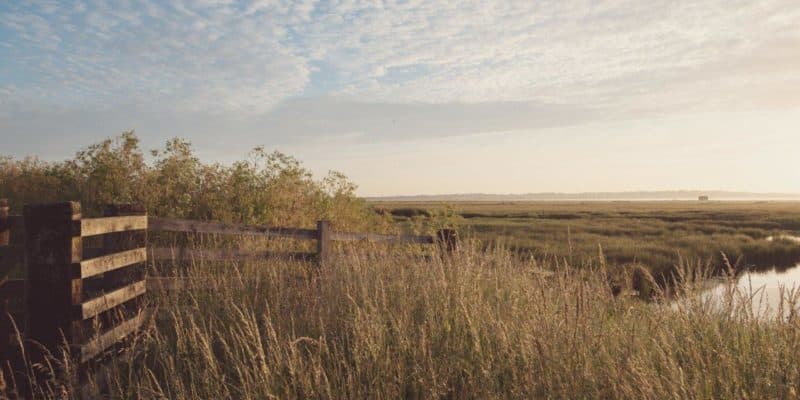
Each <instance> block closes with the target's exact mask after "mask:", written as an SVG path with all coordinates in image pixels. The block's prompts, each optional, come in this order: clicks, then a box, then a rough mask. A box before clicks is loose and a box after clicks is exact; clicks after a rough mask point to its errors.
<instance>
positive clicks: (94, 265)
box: [74, 247, 147, 279]
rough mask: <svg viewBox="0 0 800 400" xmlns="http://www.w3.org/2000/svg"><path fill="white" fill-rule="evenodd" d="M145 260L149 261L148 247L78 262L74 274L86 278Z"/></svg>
mask: <svg viewBox="0 0 800 400" xmlns="http://www.w3.org/2000/svg"><path fill="white" fill-rule="evenodd" d="M145 261H147V249H146V248H144V247H141V248H138V249H133V250H127V251H122V252H119V253H115V254H109V255H107V256H102V257H97V258H92V259H89V260H83V261H81V263H80V264H76V266H77V268H75V271H74V274H75V277H76V278H81V279H86V278H89V277H92V276H95V275H100V274H103V273H106V272H109V271H113V270H116V269H120V268H123V267H127V266H129V265H133V264H137V263H141V262H145Z"/></svg>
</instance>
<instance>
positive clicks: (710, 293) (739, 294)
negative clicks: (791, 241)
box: [703, 265, 800, 318]
mask: <svg viewBox="0 0 800 400" xmlns="http://www.w3.org/2000/svg"><path fill="white" fill-rule="evenodd" d="M735 289H736V295H735V296H734V299H735V301H737V302H738V303H737V304H741V302H743V301H747V302H750V303H751V307H752V309H753V314H754V315H755V316H757V317H759V318H770V317H775V316H776V313H777V312H778V310H780V305H781V301H782V300H783V299H785V298H786V297H787V296H789V294H790V292H791V291H792V290H795V289H796V290H800V265H797V266H795V267H793V268H789V269H785V270H777V269H776V270H771V271H761V272H747V273H744V274H742V275H741V276H740V277H739V279H738V280H737V281H736V287H735ZM728 291H729V288H728V286H727V285H726V284H725V283H724V282H723V281H722V280H716V281H715V284H714V285H713V287H712V288H710V289H708V290H707V291H705V292H704V293H703V297H704V300H710V301H711V302H712V303H715V304H721V302H724V301H725V300H726V294H727V293H728ZM783 306H784V309H783V314H784V316H786V315H788V314H789V312H790V311H791V310H790V309H789V308H788V307H787V304H786V303H785V302H784V305H783Z"/></svg>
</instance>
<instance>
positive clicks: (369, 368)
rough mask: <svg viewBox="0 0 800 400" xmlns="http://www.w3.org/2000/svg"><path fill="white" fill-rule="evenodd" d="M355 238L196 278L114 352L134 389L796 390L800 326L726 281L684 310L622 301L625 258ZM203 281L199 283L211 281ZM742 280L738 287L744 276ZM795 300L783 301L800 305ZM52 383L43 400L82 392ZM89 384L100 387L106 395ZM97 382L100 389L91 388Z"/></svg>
mask: <svg viewBox="0 0 800 400" xmlns="http://www.w3.org/2000/svg"><path fill="white" fill-rule="evenodd" d="M419 253H420V249H410V248H382V247H374V248H366V249H365V248H364V247H363V246H362V247H359V248H343V249H341V251H340V252H339V254H338V256H337V258H336V260H335V261H334V262H332V263H331V264H330V265H329V266H328V267H327V268H325V269H322V270H316V269H314V267H312V266H310V265H307V264H303V263H299V262H291V261H281V260H277V259H275V260H260V261H255V262H247V263H228V264H225V265H211V264H206V263H203V262H196V263H194V264H193V265H192V266H190V267H189V268H188V269H187V271H186V273H187V274H188V275H189V276H196V277H198V278H199V277H202V280H203V281H205V282H206V283H204V284H198V285H196V287H191V288H189V289H188V290H185V291H181V292H168V293H161V294H153V295H151V296H150V298H151V302H152V304H151V305H152V306H153V307H155V308H157V309H158V312H157V314H158V318H156V320H155V323H154V325H153V326H152V327H151V328H150V329H149V330H148V331H147V332H146V334H145V335H143V336H142V337H140V338H138V339H137V340H136V341H135V342H133V343H131V344H130V345H129V347H131V349H130V350H131V351H127V352H125V353H123V354H122V355H121V356H120V357H117V358H115V359H114V361H113V363H112V365H111V367H110V369H109V372H108V374H107V378H108V379H107V380H108V382H107V384H106V385H105V386H107V387H106V388H105V389H103V391H104V392H105V395H106V396H108V397H111V398H125V399H222V398H236V399H344V398H347V399H364V398H370V399H397V398H406V399H435V398H440V399H472V398H474V399H513V398H519V399H531V398H545V399H588V398H591V399H596V398H621V399H666V398H673V399H690V398H691V399H721V398H730V399H732V398H742V399H744V398H781V399H786V398H796V396H797V385H798V384H800V329H798V328H800V322H799V321H798V319H797V318H796V317H795V315H794V314H793V313H790V314H789V315H788V316H786V317H776V318H774V319H764V318H757V317H755V316H753V315H752V313H750V312H748V310H747V309H746V308H745V307H740V306H737V304H741V302H737V301H735V300H734V299H735V298H736V297H737V296H743V295H745V294H741V293H734V292H731V294H730V296H729V300H728V301H727V302H725V303H727V305H726V304H723V306H722V307H719V306H711V305H710V304H709V303H708V302H707V301H706V300H704V299H703V298H702V297H701V296H693V295H692V293H694V292H695V291H696V290H698V289H697V288H698V287H700V286H701V285H700V279H702V278H703V277H704V275H703V273H702V271H697V270H696V268H683V269H681V271H684V272H682V273H680V274H679V275H678V281H679V282H678V283H679V284H680V287H681V288H682V290H683V291H684V292H685V293H684V296H685V297H684V298H683V300H682V301H681V302H680V303H679V304H677V305H676V304H675V303H671V302H668V301H667V300H665V299H663V298H662V299H661V301H656V302H644V301H641V300H639V299H637V298H636V297H635V296H626V295H621V296H615V295H614V294H613V293H612V291H613V290H612V287H611V286H610V285H609V280H608V276H609V274H610V273H611V271H608V269H613V267H610V266H609V267H605V266H603V265H602V264H601V265H598V266H597V267H595V268H579V269H577V268H572V267H570V266H569V265H565V264H564V263H556V262H553V263H552V264H549V265H542V264H540V263H539V262H537V261H535V260H531V259H527V260H526V259H520V258H519V257H518V256H516V255H514V253H512V252H509V251H506V250H503V249H493V250H489V251H487V250H479V247H478V246H469V245H468V246H464V247H463V248H462V249H461V250H459V251H458V252H456V253H455V254H452V255H448V256H444V257H443V256H441V255H440V254H432V255H430V256H429V257H421V256H420V255H419ZM198 280H199V279H198ZM731 287H733V286H731ZM796 297H797V296H795V295H787V299H786V302H787V306H789V307H794V306H796V304H789V303H795V302H796ZM54 384H55V383H54V382H42V383H41V386H40V387H39V388H38V394H39V396H40V397H59V396H64V395H65V393H66V394H67V396H77V395H76V394H75V393H76V392H72V391H70V389H69V388H66V389H65V388H63V387H60V386H57V384H56V386H53V385H54ZM99 386H100V385H90V388H89V391H90V393H91V394H90V397H94V396H100V395H101V393H100V391H99V390H100V389H99ZM92 390H96V392H92Z"/></svg>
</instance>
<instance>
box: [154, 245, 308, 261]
mask: <svg viewBox="0 0 800 400" xmlns="http://www.w3.org/2000/svg"><path fill="white" fill-rule="evenodd" d="M148 251H149V253H150V258H151V259H152V260H161V261H169V260H175V261H192V260H205V261H229V260H237V259H240V260H255V259H270V258H280V259H289V260H310V259H314V258H315V257H316V254H315V253H309V252H288V251H287V252H277V251H253V250H220V249H173V248H168V247H156V248H150V249H148Z"/></svg>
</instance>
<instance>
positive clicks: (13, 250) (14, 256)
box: [0, 246, 25, 266]
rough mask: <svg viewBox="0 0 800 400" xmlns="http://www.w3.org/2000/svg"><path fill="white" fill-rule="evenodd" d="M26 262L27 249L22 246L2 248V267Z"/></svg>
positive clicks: (0, 260)
mask: <svg viewBox="0 0 800 400" xmlns="http://www.w3.org/2000/svg"><path fill="white" fill-rule="evenodd" d="M24 260H25V248H24V247H21V246H6V247H0V266H4V265H7V264H14V265H15V264H18V263H21V262H22V261H24Z"/></svg>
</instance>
